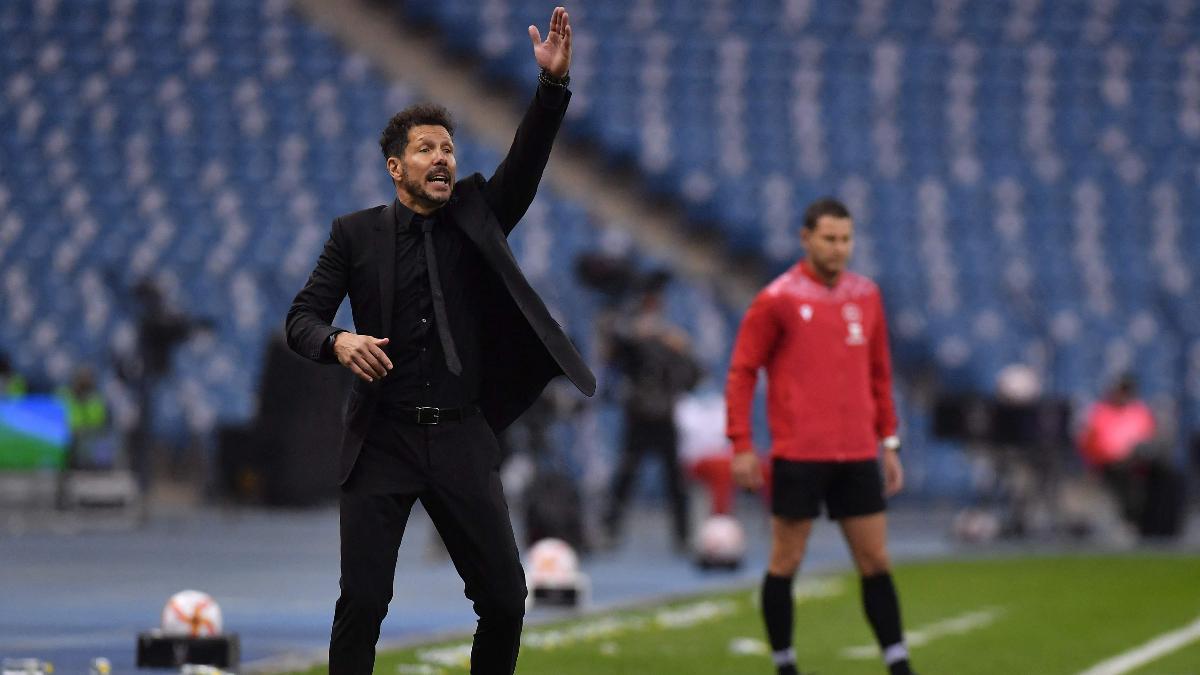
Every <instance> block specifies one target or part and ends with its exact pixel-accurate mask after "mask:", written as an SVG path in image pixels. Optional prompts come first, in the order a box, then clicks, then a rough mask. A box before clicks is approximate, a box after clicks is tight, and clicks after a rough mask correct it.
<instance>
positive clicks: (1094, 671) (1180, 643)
mask: <svg viewBox="0 0 1200 675" xmlns="http://www.w3.org/2000/svg"><path fill="white" fill-rule="evenodd" d="M1196 640H1200V619H1196V620H1195V621H1193V622H1191V623H1189V624H1188V625H1186V626H1184V627H1183V628H1179V629H1176V630H1173V631H1171V632H1170V633H1163V634H1162V635H1159V636H1158V637H1156V638H1154V639H1152V640H1150V641H1149V642H1147V643H1146V644H1144V645H1142V646H1140V647H1137V648H1135V649H1131V650H1129V651H1127V652H1124V653H1122V654H1117V655H1116V656H1114V657H1112V658H1111V659H1108V660H1107V661H1101V662H1100V663H1097V664H1096V665H1094V666H1092V667H1091V668H1088V669H1087V670H1085V671H1083V672H1082V673H1080V674H1079V675H1121V674H1122V673H1128V672H1129V671H1131V670H1136V669H1137V668H1141V667H1142V666H1144V665H1146V664H1147V663H1150V662H1151V661H1153V660H1155V659H1157V658H1160V657H1163V656H1166V655H1167V654H1170V653H1171V652H1173V651H1176V650H1179V649H1183V648H1184V647H1186V646H1188V645H1190V644H1191V643H1193V642H1195V641H1196Z"/></svg>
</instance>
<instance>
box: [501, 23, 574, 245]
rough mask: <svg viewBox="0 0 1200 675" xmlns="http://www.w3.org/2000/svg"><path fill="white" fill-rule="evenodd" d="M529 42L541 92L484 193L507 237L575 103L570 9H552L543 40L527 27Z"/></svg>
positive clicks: (533, 192)
mask: <svg viewBox="0 0 1200 675" xmlns="http://www.w3.org/2000/svg"><path fill="white" fill-rule="evenodd" d="M529 39H530V41H531V42H533V58H534V60H535V61H536V62H537V64H538V66H539V67H540V68H541V69H542V74H541V76H540V77H539V78H538V88H537V92H536V93H535V94H534V96H533V101H532V102H531V103H530V104H529V109H528V110H526V111H525V117H524V118H522V120H521V124H520V126H518V127H517V133H516V136H515V137H514V138H513V142H512V146H511V147H509V149H508V154H507V155H505V157H504V160H503V161H501V162H500V165H499V166H498V167H496V172H495V173H494V174H493V175H492V177H491V178H489V179H488V180H487V183H486V185H485V186H484V190H483V194H484V198H485V199H486V200H487V202H488V206H489V207H491V209H492V212H493V213H495V214H496V218H497V219H498V220H499V221H500V225H501V227H503V228H504V233H505V234H508V233H509V232H511V231H512V229H513V228H514V227H516V225H517V222H518V221H520V220H521V217H522V216H524V215H525V211H527V210H528V209H529V205H530V204H531V203H532V202H533V198H534V196H535V195H537V188H538V183H540V182H541V180H542V172H543V171H544V170H545V168H546V162H547V161H549V159H550V150H551V148H553V147H554V138H555V136H556V135H557V134H558V129H559V127H560V126H561V125H562V120H563V115H564V114H566V111H567V103H568V102H569V101H570V100H571V92H570V91H568V90H567V86H566V83H567V74H568V72H569V70H570V67H571V24H570V21H569V18H568V16H567V10H565V9H563V8H562V7H556V8H554V12H553V13H552V14H551V15H550V28H549V31H548V32H547V33H546V39H545V40H542V37H541V33H540V32H539V31H538V29H537V26H530V27H529Z"/></svg>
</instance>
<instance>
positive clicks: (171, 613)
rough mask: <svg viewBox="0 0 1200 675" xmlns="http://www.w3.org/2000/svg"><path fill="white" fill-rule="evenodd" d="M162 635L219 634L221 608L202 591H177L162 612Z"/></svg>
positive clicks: (202, 635)
mask: <svg viewBox="0 0 1200 675" xmlns="http://www.w3.org/2000/svg"><path fill="white" fill-rule="evenodd" d="M162 632H163V634H164V635H179V636H185V637H212V636H214V635H220V634H221V607H220V606H219V605H217V602H216V600H213V599H212V596H210V595H209V594H207V593H204V592H202V591H192V590H187V591H179V592H178V593H176V594H175V595H172V596H171V599H170V600H167V604H166V606H164V607H163V611H162Z"/></svg>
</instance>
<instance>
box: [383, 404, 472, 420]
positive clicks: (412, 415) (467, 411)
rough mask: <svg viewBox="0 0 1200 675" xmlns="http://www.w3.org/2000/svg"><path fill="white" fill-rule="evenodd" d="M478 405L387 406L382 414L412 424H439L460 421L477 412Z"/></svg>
mask: <svg viewBox="0 0 1200 675" xmlns="http://www.w3.org/2000/svg"><path fill="white" fill-rule="evenodd" d="M478 413H479V406H478V405H475V404H473V403H472V404H471V405H467V406H463V407H461V408H432V407H429V406H402V405H398V406H388V407H386V408H384V414H386V415H387V416H388V417H391V418H393V419H397V420H400V421H402V422H410V423H412V424H424V425H429V424H441V423H442V422H461V421H462V420H465V419H467V418H468V417H470V416H472V415H475V414H478Z"/></svg>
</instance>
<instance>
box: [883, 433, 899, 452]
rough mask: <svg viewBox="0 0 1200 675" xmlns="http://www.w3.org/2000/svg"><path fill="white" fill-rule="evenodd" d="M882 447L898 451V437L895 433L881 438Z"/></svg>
mask: <svg viewBox="0 0 1200 675" xmlns="http://www.w3.org/2000/svg"><path fill="white" fill-rule="evenodd" d="M883 447H884V448H885V449H887V450H891V451H892V452H900V437H899V436H895V435H892V436H888V437H887V438H885V439H883Z"/></svg>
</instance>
